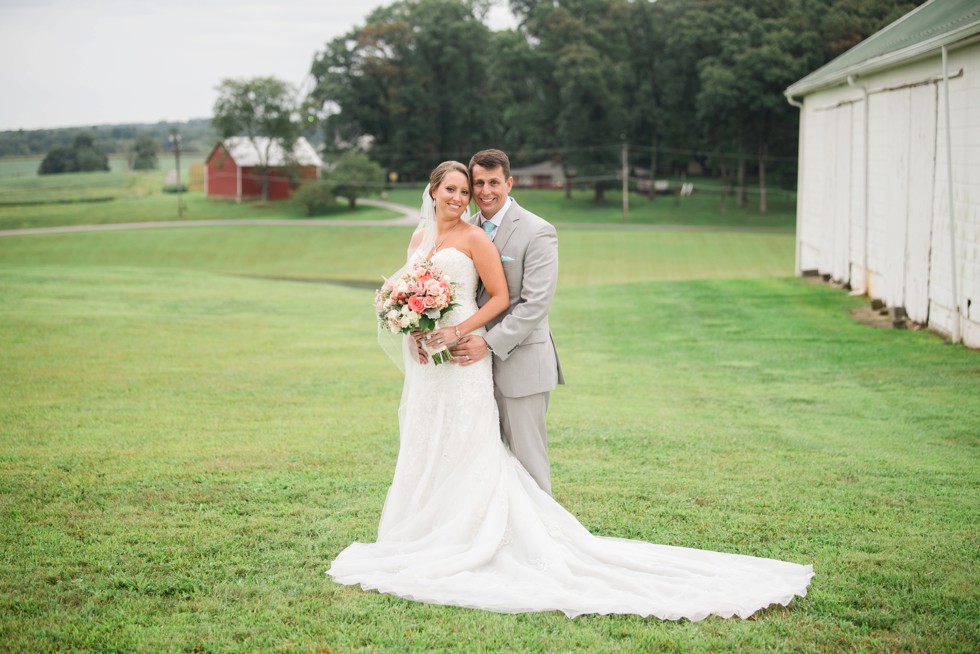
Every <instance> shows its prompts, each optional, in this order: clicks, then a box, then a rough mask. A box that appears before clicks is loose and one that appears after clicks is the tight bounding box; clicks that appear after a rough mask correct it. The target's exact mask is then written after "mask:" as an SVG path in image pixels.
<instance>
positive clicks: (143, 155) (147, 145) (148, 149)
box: [129, 133, 160, 170]
mask: <svg viewBox="0 0 980 654" xmlns="http://www.w3.org/2000/svg"><path fill="white" fill-rule="evenodd" d="M158 152H160V144H159V143H157V141H156V139H154V138H153V137H152V136H150V135H149V134H145V133H144V134H140V135H139V136H137V137H136V140H135V141H133V144H132V145H131V146H130V147H129V167H130V168H132V169H133V170H153V169H154V168H156V167H157V153H158Z"/></svg>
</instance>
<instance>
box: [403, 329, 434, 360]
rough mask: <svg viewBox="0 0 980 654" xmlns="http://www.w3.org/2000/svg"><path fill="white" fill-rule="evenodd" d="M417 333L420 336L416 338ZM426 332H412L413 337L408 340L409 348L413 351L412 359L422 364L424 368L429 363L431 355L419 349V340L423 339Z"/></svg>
mask: <svg viewBox="0 0 980 654" xmlns="http://www.w3.org/2000/svg"><path fill="white" fill-rule="evenodd" d="M416 333H417V334H419V336H418V337H416ZM423 333H424V332H421V331H419V332H412V334H411V337H410V338H409V339H408V343H409V345H408V348H409V350H411V355H412V358H414V359H415V360H416V361H418V362H419V363H421V364H422V365H423V366H424V365H425V364H426V363H428V362H429V355H428V354H426V352H425V350H424V349H422V348H421V347H419V342H418V339H419V338H421V334H423Z"/></svg>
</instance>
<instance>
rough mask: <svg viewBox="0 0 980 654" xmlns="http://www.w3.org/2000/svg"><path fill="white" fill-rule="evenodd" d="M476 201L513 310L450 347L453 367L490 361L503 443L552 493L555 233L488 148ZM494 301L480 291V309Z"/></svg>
mask: <svg viewBox="0 0 980 654" xmlns="http://www.w3.org/2000/svg"><path fill="white" fill-rule="evenodd" d="M469 168H470V176H471V178H472V180H473V199H474V200H475V201H476V204H477V206H478V207H479V208H480V211H479V213H477V214H476V215H475V216H473V218H472V220H471V222H472V223H473V224H475V225H479V226H481V227H483V229H484V231H485V232H487V235H488V236H489V237H490V239H491V240H492V241H493V244H494V245H496V246H497V250H498V251H499V252H500V261H501V262H502V263H503V267H504V275H505V276H506V278H507V288H508V290H509V292H510V307H509V308H508V309H507V310H506V311H504V312H503V313H502V314H500V315H499V316H497V317H496V318H494V319H493V320H491V321H490V322H489V323H487V333H486V335H485V336H479V335H470V336H466V337H464V338H463V339H461V340H460V341H459V343H457V344H456V346H455V347H453V348H452V349H451V351H452V354H453V356H454V357H455V358H454V359H453V363H457V364H458V365H461V366H466V365H470V364H472V363H476V362H477V361H479V360H481V359H482V358H483V357H485V356H492V357H493V390H494V397H495V398H496V400H497V408H498V409H499V412H500V428H501V434H502V436H503V439H504V442H505V443H506V444H507V446H508V447H509V448H510V451H511V452H513V453H514V456H516V457H517V459H518V460H519V461H520V462H521V464H522V465H523V466H524V468H525V469H526V470H527V471H528V472H529V473H531V476H532V477H533V478H534V480H535V481H536V482H538V485H539V486H540V487H541V488H542V489H543V490H544V491H545V492H547V493H548V494H549V495H550V494H551V465H550V463H549V462H548V433H547V427H546V425H545V413H546V412H547V410H548V398H549V396H550V394H551V391H552V390H553V389H554V388H555V387H556V386H557V385H558V384H564V383H565V379H564V377H563V376H562V371H561V364H560V363H559V362H558V354H557V353H556V352H555V344H554V341H553V340H552V338H551V331H550V329H549V328H548V310H549V309H550V308H551V301H552V300H553V299H554V297H555V287H556V286H557V284H558V235H557V234H556V232H555V228H554V227H553V226H552V225H551V224H550V223H548V222H546V221H545V220H544V219H542V218H539V217H538V216H536V215H534V214H533V213H531V212H530V211H527V210H526V209H524V208H523V207H521V206H520V205H519V204H517V202H516V201H515V200H514V199H513V198H512V197H510V195H509V194H510V189H511V187H512V186H513V184H514V178H513V177H511V175H510V159H508V158H507V155H506V154H504V153H503V152H501V151H500V150H483V151H481V152H477V153H476V154H475V155H473V158H472V159H470V166H469ZM488 299H489V295H488V294H487V292H486V290H484V289H483V288H482V287H481V288H480V290H479V292H478V294H477V304H479V305H480V306H483V304H484V303H485V302H486V301H487V300H488Z"/></svg>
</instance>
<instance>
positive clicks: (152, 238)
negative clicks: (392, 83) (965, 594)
mask: <svg viewBox="0 0 980 654" xmlns="http://www.w3.org/2000/svg"><path fill="white" fill-rule="evenodd" d="M410 235H411V229H409V228H401V227H385V228H375V227H299V226H289V227H264V226H229V227H195V228H193V229H180V228H161V229H155V230H134V231H130V232H86V233H72V234H37V235H25V236H10V237H5V238H0V265H15V266H22V265H25V264H32V263H36V262H56V263H58V264H59V265H64V266H150V267H156V268H160V267H165V268H179V269H190V270H200V271H212V272H222V273H228V274H245V275H269V276H293V277H297V278H307V279H338V280H349V281H350V280H359V281H366V282H372V281H376V282H380V281H381V275H383V274H389V273H391V272H393V271H394V270H395V269H397V268H398V267H399V266H400V265H401V264H402V263H403V262H404V256H405V247H406V243H407V242H408V239H409V237H410ZM793 238H794V237H793V236H792V235H790V234H759V233H739V232H727V231H704V232H672V231H638V232H633V231H618V230H587V229H568V230H560V232H559V249H560V266H559V267H560V270H559V293H561V292H565V291H566V290H567V289H568V288H569V287H573V286H593V285H600V284H610V283H612V284H618V283H624V282H643V281H658V280H683V279H725V278H749V277H771V276H785V275H791V274H792V272H793V252H794V249H793V248H794V240H793Z"/></svg>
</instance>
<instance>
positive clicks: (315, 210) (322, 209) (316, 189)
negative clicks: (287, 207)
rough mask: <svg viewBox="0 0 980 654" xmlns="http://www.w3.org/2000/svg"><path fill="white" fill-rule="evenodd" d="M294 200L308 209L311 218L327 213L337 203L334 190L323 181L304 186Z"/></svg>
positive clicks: (308, 183) (297, 192) (307, 212)
mask: <svg viewBox="0 0 980 654" xmlns="http://www.w3.org/2000/svg"><path fill="white" fill-rule="evenodd" d="M293 200H295V201H296V202H298V203H299V204H301V205H303V206H304V207H306V215H307V216H310V217H312V216H316V215H318V214H322V213H326V212H327V211H328V210H329V209H330V208H331V207H333V206H334V204H336V203H337V199H336V197H334V192H333V188H332V187H331V186H330V185H329V184H327V183H326V182H325V181H323V180H317V181H315V182H307V183H306V184H303V185H302V186H300V187H299V189H298V190H297V191H296V192H295V193H294V194H293Z"/></svg>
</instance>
